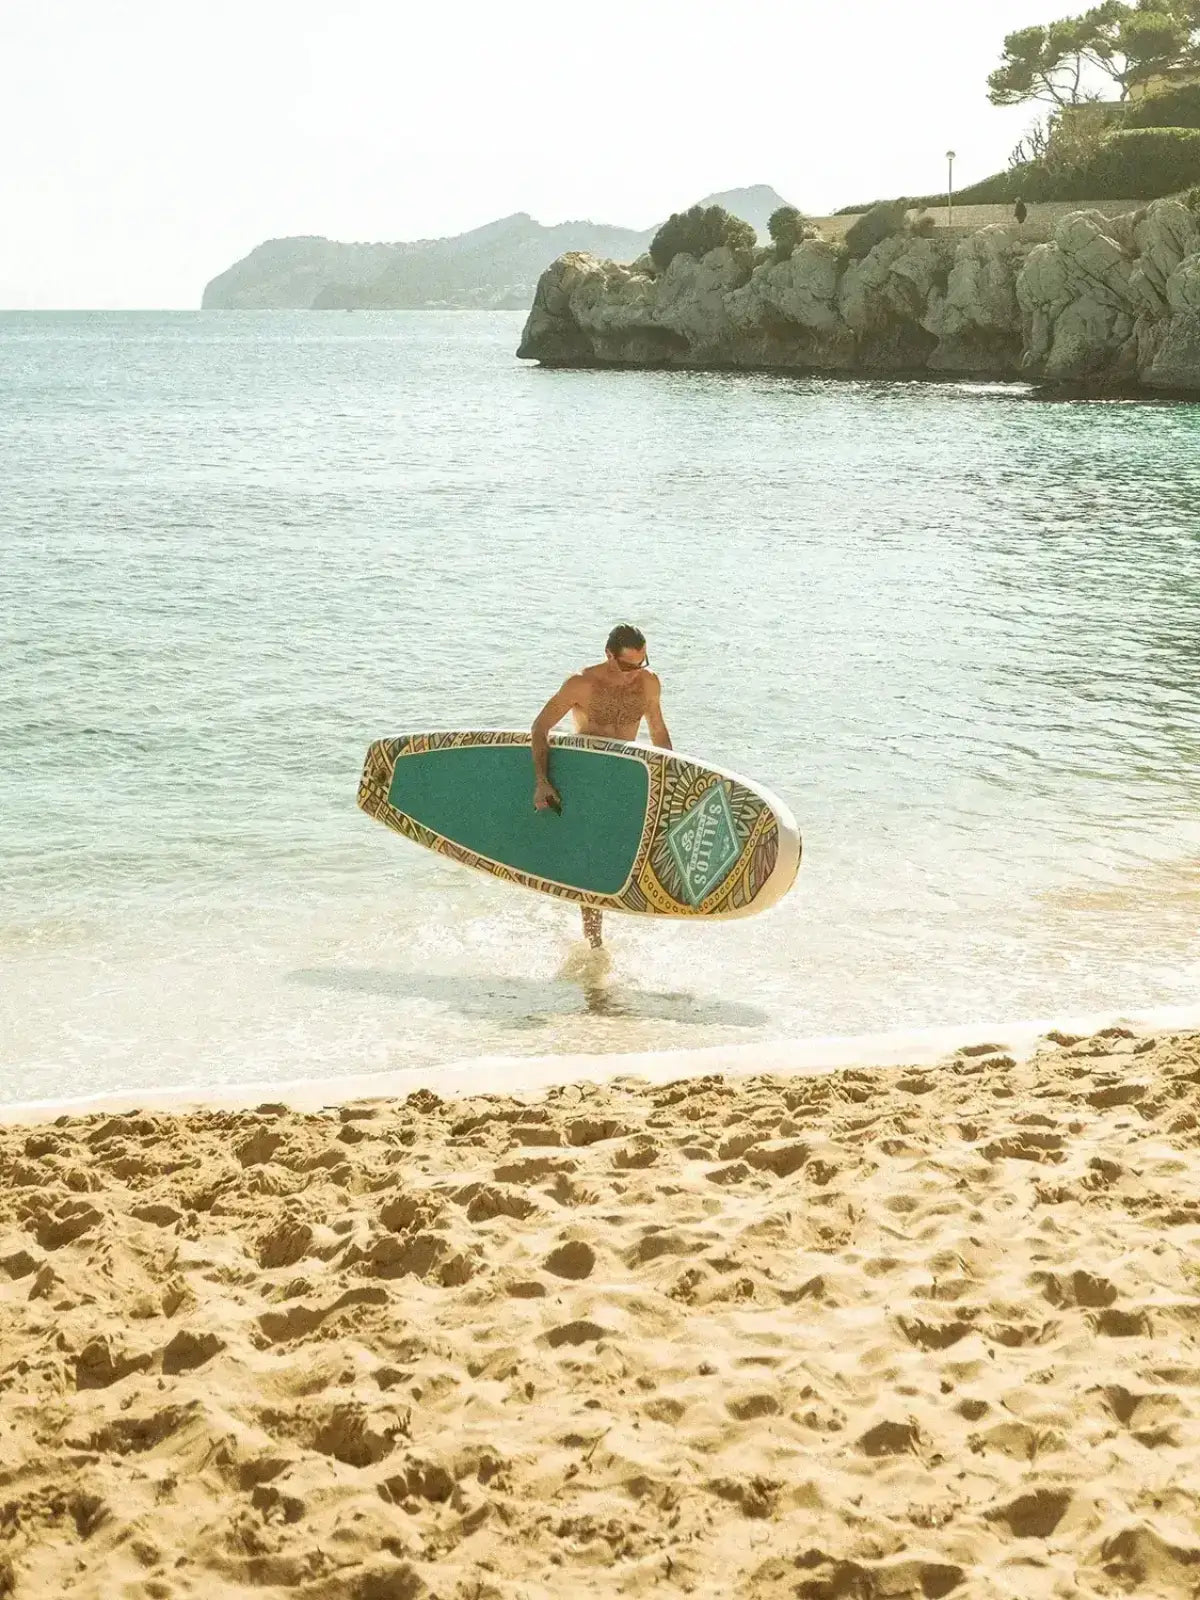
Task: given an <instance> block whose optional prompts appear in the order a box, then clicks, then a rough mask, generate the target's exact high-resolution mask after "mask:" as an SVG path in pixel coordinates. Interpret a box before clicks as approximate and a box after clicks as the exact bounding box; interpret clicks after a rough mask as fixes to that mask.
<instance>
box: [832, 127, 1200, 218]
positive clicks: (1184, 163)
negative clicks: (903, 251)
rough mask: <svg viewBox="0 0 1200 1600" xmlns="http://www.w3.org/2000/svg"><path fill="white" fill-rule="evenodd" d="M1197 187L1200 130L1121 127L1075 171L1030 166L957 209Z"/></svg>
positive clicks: (988, 183)
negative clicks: (1018, 201)
mask: <svg viewBox="0 0 1200 1600" xmlns="http://www.w3.org/2000/svg"><path fill="white" fill-rule="evenodd" d="M1192 184H1200V129H1196V128H1121V129H1118V130H1117V132H1115V133H1110V134H1109V135H1108V136H1107V137H1106V138H1105V139H1104V141H1103V142H1102V143H1101V144H1100V146H1099V148H1098V149H1097V150H1095V151H1094V153H1093V154H1092V155H1091V156H1089V157H1088V159H1087V160H1086V161H1082V162H1080V163H1079V164H1078V165H1076V166H1072V167H1063V168H1052V167H1048V166H1046V164H1045V163H1044V162H1041V161H1028V162H1025V163H1023V164H1022V165H1020V166H1016V167H1010V168H1009V169H1008V171H1007V172H996V173H993V175H992V176H991V177H990V178H982V179H981V180H980V181H979V182H978V183H970V184H968V185H967V186H966V188H964V189H959V190H957V191H956V192H955V195H954V204H955V205H956V206H997V205H1012V204H1013V203H1014V202H1015V201H1016V200H1017V199H1018V197H1019V198H1021V199H1023V200H1024V201H1025V202H1026V204H1032V203H1034V202H1035V201H1038V200H1157V199H1158V198H1159V197H1160V196H1161V195H1164V194H1176V193H1178V191H1179V190H1180V189H1187V188H1189V187H1190V186H1191V185H1192ZM909 203H910V204H911V205H928V206H944V205H945V204H946V196H945V195H944V194H940V195H938V194H933V195H921V196H920V197H919V198H918V199H917V200H913V201H910V202H909ZM876 209H879V208H878V207H876ZM864 220H865V219H864ZM851 232H853V229H851Z"/></svg>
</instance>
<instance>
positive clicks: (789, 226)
mask: <svg viewBox="0 0 1200 1600" xmlns="http://www.w3.org/2000/svg"><path fill="white" fill-rule="evenodd" d="M767 232H768V233H769V234H770V235H771V243H772V244H773V245H774V246H775V256H776V259H777V260H779V261H788V260H790V259H791V254H792V251H793V250H794V249H795V248H796V246H797V245H798V244H803V242H804V241H805V239H811V238H812V237H813V234H814V230H813V229H812V228H810V227H809V225H808V223H807V222H806V221H805V220H804V215H803V213H802V212H800V211H797V210H796V207H795V206H778V207H776V209H775V210H774V211H772V213H771V215H770V217H769V218H768V219H767Z"/></svg>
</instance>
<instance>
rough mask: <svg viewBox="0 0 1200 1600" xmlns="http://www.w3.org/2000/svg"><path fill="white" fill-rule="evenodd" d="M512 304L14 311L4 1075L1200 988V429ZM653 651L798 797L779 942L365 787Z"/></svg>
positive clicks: (212, 1079) (760, 774) (1147, 1000)
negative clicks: (426, 819)
mask: <svg viewBox="0 0 1200 1600" xmlns="http://www.w3.org/2000/svg"><path fill="white" fill-rule="evenodd" d="M520 323H521V318H520V316H518V315H511V314H496V315H483V314H470V313H462V314H458V313H429V314H423V313H378V314H364V313H356V314H353V315H347V314H342V313H327V314H291V313H246V314H208V315H203V314H200V313H195V314H192V313H169V314H158V313H153V314H152V313H145V314H89V315H83V314H62V315H50V314H42V315H24V314H8V315H4V316H0V618H2V626H0V1098H2V1099H4V1100H9V1101H12V1100H26V1099H31V1098H35V1097H43V1096H51V1095H59V1094H82V1093H87V1092H92V1091H100V1090H109V1089H118V1088H126V1087H134V1086H138V1087H143V1086H144V1087H149V1086H164V1085H170V1084H188V1085H192V1084H196V1083H210V1084H218V1083H227V1082H240V1081H245V1080H249V1079H262V1080H267V1079H280V1078H300V1077H312V1076H322V1075H337V1074H342V1073H350V1072H361V1071H375V1070H383V1069H392V1068H398V1069H403V1068H405V1067H409V1066H418V1065H421V1064H425V1063H431V1062H438V1061H447V1060H451V1059H457V1058H461V1057H464V1056H468V1055H473V1054H476V1053H479V1052H485V1051H486V1052H503V1053H505V1054H530V1053H539V1054H540V1053H544V1052H547V1051H559V1050H585V1051H614V1050H624V1049H642V1048H656V1049H657V1048H675V1047H683V1046H690V1045H703V1044H711V1043H723V1042H729V1041H741V1042H753V1041H755V1040H759V1039H764V1040H765V1039H778V1038H783V1037H788V1036H796V1035H803V1034H814V1033H855V1032H860V1031H866V1030H875V1029H882V1028H890V1027H906V1026H917V1025H921V1024H928V1023H939V1022H947V1023H951V1022H959V1021H970V1020H972V1019H977V1018H1007V1017H1020V1016H1029V1015H1051V1014H1067V1013H1070V1012H1078V1011H1088V1010H1103V1009H1109V1008H1115V1007H1119V1006H1129V1007H1138V1008H1143V1007H1150V1006H1156V1005H1166V1004H1177V1003H1188V1002H1191V1001H1192V1000H1194V999H1195V998H1196V996H1197V990H1198V989H1200V963H1198V957H1200V823H1198V817H1200V805H1198V802H1200V766H1198V756H1200V409H1198V408H1197V407H1195V406H1190V405H1179V406H1153V405H1138V404H1086V403H1078V404H1055V405H1050V404H1042V403H1037V402H1034V401H1032V400H1031V399H1029V398H1028V396H1027V394H1026V393H1025V392H1024V391H1023V390H1021V389H1019V388H1004V387H1001V386H987V385H957V386H955V385H949V384H947V385H938V384H924V385H913V384H903V383H851V382H826V381H816V380H803V379H794V378H788V377H766V376H718V375H705V374H682V373H601V372H578V373H570V372H546V371H541V370H539V369H536V368H532V367H529V366H526V365H523V364H520V363H518V362H516V361H515V360H514V359H513V354H512V352H513V350H514V348H515V345H516V342H517V336H518V333H519V329H520ZM627 618H628V619H632V620H634V621H636V622H638V623H640V624H641V626H642V627H643V628H644V629H645V630H646V632H647V634H648V635H649V641H650V652H651V657H652V660H653V662H654V664H655V666H656V667H657V669H658V670H659V671H660V673H661V675H662V678H663V682H664V707H665V710H666V714H667V719H668V722H669V724H670V726H671V729H672V732H673V734H674V738H675V742H676V745H677V746H678V747H679V748H680V749H682V750H684V751H686V752H688V753H691V754H696V755H699V756H704V757H707V758H709V759H711V760H714V761H716V762H718V763H720V764H723V765H726V766H729V767H732V768H734V769H735V770H740V771H743V772H745V773H747V774H749V775H751V776H753V777H755V778H757V779H759V780H760V781H762V782H764V783H766V784H768V785H769V786H770V787H772V788H774V789H776V790H777V791H778V792H779V793H780V794H782V795H783V796H785V797H786V798H787V800H788V801H789V802H790V804H791V805H792V808H793V810H794V811H795V813H796V815H797V817H798V819H799V821H800V824H801V828H802V831H803V833H804V839H805V861H804V865H803V866H802V868H801V873H800V878H799V880H798V884H797V887H796V890H795V891H794V893H793V894H792V896H791V897H790V898H789V899H788V900H787V901H786V902H785V903H784V904H783V905H782V906H781V907H780V908H779V909H778V910H776V911H774V912H772V913H770V914H769V915H767V916H765V917H762V918H759V919H754V920H751V921H748V922H745V923H740V924H730V925H725V926H720V927H710V928H700V927H694V926H687V925H652V924H649V925H648V924H644V923H639V922H633V921H630V920H624V921H620V922H617V921H616V920H611V919H610V920H611V939H612V948H613V956H614V970H613V975H612V981H611V983H610V985H609V986H608V987H607V988H605V989H604V990H603V991H599V992H596V993H592V994H591V995H590V996H589V994H587V993H585V991H584V989H583V988H581V987H580V986H579V984H578V983H576V982H573V981H570V980H569V979H568V978H565V977H563V976H561V974H562V971H563V965H564V961H565V959H566V958H567V957H568V956H569V954H570V952H571V948H572V945H573V944H574V943H575V942H576V941H577V938H578V930H577V925H576V922H575V920H574V917H573V914H572V913H571V912H570V911H569V910H567V909H564V908H563V907H561V906H559V905H557V904H555V903H552V902H550V901H546V900H543V899H541V898H540V897H537V896H533V895H527V894H524V893H521V892H518V891H515V890H511V889H505V888H503V887H500V886H498V885H493V884H492V883H490V882H489V881H487V880H485V879H482V878H478V877H476V876H475V875H473V874H470V873H466V872H463V871H461V870H458V869H455V868H453V867H451V866H448V865H445V864H443V863H441V862H439V861H437V860H435V859H433V858H432V857H429V856H427V855H425V854H424V853H423V852H420V851H418V850H416V849H414V848H412V847H409V846H407V845H406V844H404V843H403V842H402V841H400V840H399V839H397V838H395V837H394V836H392V835H390V834H388V833H387V832H385V830H383V829H382V828H380V827H379V826H378V825H377V824H374V823H371V822H369V821H368V820H367V819H366V818H365V817H364V816H362V815H361V813H359V812H358V811H357V810H356V809H355V806H354V793H355V787H356V782H357V777H358V772H359V769H360V766H361V762H362V757H363V754H364V752H365V749H366V746H367V744H368V742H369V741H370V740H371V739H372V738H375V737H377V736H379V735H381V734H388V733H397V732H401V731H404V730H405V729H412V728H417V727H427V726H436V725H442V726H481V725H482V726H489V725H491V726H522V725H527V724H528V722H529V720H530V719H531V717H532V715H533V713H534V712H535V711H536V710H537V709H538V707H539V706H540V705H541V703H542V701H543V699H544V698H546V696H547V695H548V694H549V693H550V692H551V691H552V690H553V689H554V688H555V687H557V685H558V683H559V682H560V681H561V679H562V678H563V677H564V676H565V675H566V674H567V673H568V672H569V671H572V670H574V669H576V668H578V667H579V666H581V665H583V664H585V663H587V662H589V661H591V660H595V659H598V658H599V654H600V650H601V644H602V640H603V637H604V635H605V633H606V632H607V630H608V628H609V626H610V625H611V624H612V623H613V622H615V621H620V620H625V619H627Z"/></svg>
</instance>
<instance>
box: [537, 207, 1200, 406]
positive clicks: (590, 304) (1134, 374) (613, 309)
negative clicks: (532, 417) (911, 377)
mask: <svg viewBox="0 0 1200 1600" xmlns="http://www.w3.org/2000/svg"><path fill="white" fill-rule="evenodd" d="M517 354H518V355H519V356H521V357H523V358H525V359H527V360H536V361H541V362H543V363H545V364H546V365H550V366H605V365H614V366H616V365H621V366H652V365H653V366H679V367H689V366H691V367H710V368H720V367H731V368H732V367H738V368H793V369H800V370H816V371H837V372H847V373H854V372H861V373H868V374H871V373H876V374H886V373H920V372H926V373H958V374H963V375H975V376H983V377H997V378H1017V377H1024V378H1027V379H1030V380H1033V381H1037V382H1042V383H1046V384H1053V385H1079V386H1087V387H1121V388H1132V387H1137V386H1143V387H1146V388H1151V389H1160V390H1164V389H1165V390H1200V219H1198V218H1197V217H1196V216H1195V215H1193V213H1192V212H1191V211H1190V210H1189V209H1188V208H1187V207H1186V206H1185V205H1183V204H1182V203H1181V202H1180V201H1178V200H1169V199H1168V200H1156V201H1154V202H1153V203H1152V204H1151V205H1149V206H1147V207H1145V208H1143V209H1142V210H1139V211H1135V212H1131V213H1129V214H1128V215H1124V216H1118V217H1106V216H1103V215H1101V214H1100V213H1099V212H1094V211H1078V212H1072V213H1071V214H1069V215H1068V216H1065V217H1063V218H1062V219H1061V220H1060V221H1059V222H1058V223H1057V225H1056V227H1055V229H1054V233H1053V236H1052V238H1051V239H1050V241H1049V242H1048V243H1042V244H1033V243H1031V242H1029V241H1028V240H1027V239H1023V238H1022V237H1021V235H1020V232H1019V230H1017V229H1013V228H1009V227H1007V226H992V227H988V228H983V229H981V230H980V231H978V232H976V233H970V234H967V235H965V236H964V235H961V234H959V233H958V232H956V231H954V230H950V229H938V230H935V231H933V232H931V233H916V232H905V233H901V234H896V235H894V236H893V237H892V238H890V239H885V240H884V241H883V243H882V244H879V245H877V246H876V247H875V248H874V249H873V250H872V251H871V252H870V253H869V254H868V255H867V256H865V257H863V259H861V260H857V261H855V260H850V259H849V257H848V256H847V254H846V251H845V249H844V247H842V246H838V245H833V244H830V243H827V242H825V241H823V240H819V239H814V240H809V241H808V242H806V243H804V244H802V245H800V246H798V247H797V249H796V250H795V251H794V253H793V254H792V256H791V257H790V259H788V260H785V261H779V260H777V259H776V258H775V254H774V252H773V251H772V250H769V249H759V250H756V251H750V252H736V253H735V252H731V251H729V250H727V249H720V250H714V251H711V252H710V253H709V254H708V255H706V256H705V257H704V258H703V260H699V261H697V260H696V259H695V258H694V257H692V256H688V255H679V256H676V257H675V259H674V260H673V261H672V262H671V263H670V265H669V266H668V267H667V269H666V271H665V272H662V273H661V274H655V273H654V271H653V268H652V265H651V263H650V261H649V259H648V258H646V257H642V258H641V259H640V260H638V261H636V262H634V263H633V265H631V266H624V265H621V264H619V263H617V262H614V261H602V260H599V259H598V258H597V257H595V256H593V255H588V254H585V253H580V252H572V253H570V254H567V255H564V256H562V257H560V258H559V260H557V261H556V262H555V263H554V264H553V265H552V266H551V267H549V268H548V269H547V271H546V272H544V273H543V274H542V277H541V280H540V282H539V283H538V286H537V291H536V294H535V296H534V302H533V308H532V310H531V311H530V313H529V317H528V320H527V322H526V324H525V331H524V334H523V336H522V339H521V344H520V348H519V350H518V352H517Z"/></svg>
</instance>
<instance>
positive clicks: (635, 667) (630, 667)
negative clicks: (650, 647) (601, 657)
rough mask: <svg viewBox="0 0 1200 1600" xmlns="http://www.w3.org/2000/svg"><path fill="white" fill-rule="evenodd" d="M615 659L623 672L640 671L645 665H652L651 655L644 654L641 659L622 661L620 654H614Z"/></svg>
mask: <svg viewBox="0 0 1200 1600" xmlns="http://www.w3.org/2000/svg"><path fill="white" fill-rule="evenodd" d="M613 659H614V660H615V661H616V663H617V665H618V666H619V667H620V669H621V671H622V672H640V671H641V670H642V668H643V667H648V666H649V665H650V657H649V656H643V657H642V659H641V660H640V661H622V660H621V658H620V656H614V657H613Z"/></svg>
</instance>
